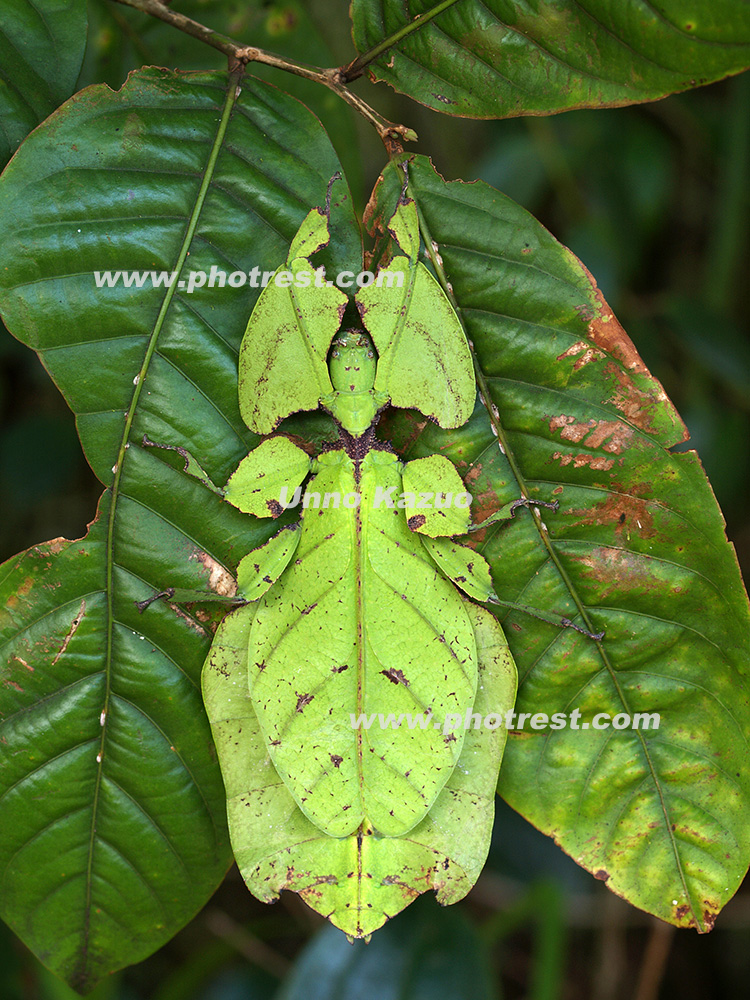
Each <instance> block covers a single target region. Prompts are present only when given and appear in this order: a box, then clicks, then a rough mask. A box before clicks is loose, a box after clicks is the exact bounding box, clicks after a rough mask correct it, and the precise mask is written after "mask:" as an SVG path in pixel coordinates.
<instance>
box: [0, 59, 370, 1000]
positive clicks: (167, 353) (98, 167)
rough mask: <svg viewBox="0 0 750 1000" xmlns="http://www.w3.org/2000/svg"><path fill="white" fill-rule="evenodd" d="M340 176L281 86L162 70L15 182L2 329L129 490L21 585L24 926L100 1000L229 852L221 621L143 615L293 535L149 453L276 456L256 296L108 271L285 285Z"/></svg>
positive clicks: (11, 773) (5, 586)
mask: <svg viewBox="0 0 750 1000" xmlns="http://www.w3.org/2000/svg"><path fill="white" fill-rule="evenodd" d="M338 166H339V165H338V161H337V159H336V157H335V155H334V153H333V151H332V149H331V147H330V144H329V143H328V141H327V138H326V136H325V134H324V132H323V130H322V129H321V127H320V125H319V123H318V122H317V121H316V119H315V118H314V117H313V116H312V115H311V114H310V113H309V112H308V111H307V110H306V109H304V108H303V107H302V106H301V105H299V104H298V103H297V102H296V101H295V100H293V99H292V98H289V97H287V96H286V95H284V94H282V93H280V92H279V91H277V90H276V89H275V88H273V87H270V86H268V85H267V84H262V83H259V82H258V81H253V80H252V79H250V78H246V79H245V80H244V81H243V86H242V90H241V92H239V91H237V90H236V89H235V86H234V83H232V84H231V86H230V87H229V88H228V87H227V77H226V75H224V74H216V75H211V74H182V75H179V74H174V73H170V72H167V71H165V70H146V71H143V72H141V73H138V74H134V75H133V76H131V78H130V80H129V82H128V84H127V85H126V86H125V87H124V88H123V89H122V90H121V91H120V92H118V93H113V92H112V91H110V90H109V88H107V87H104V86H97V87H92V88H89V89H88V90H86V91H84V92H82V93H80V94H78V95H77V96H76V97H75V98H73V99H72V100H71V101H69V102H68V103H67V104H66V105H64V106H63V107H62V108H61V109H60V110H59V111H58V112H57V113H56V114H55V115H53V116H52V118H50V120H49V121H48V122H47V123H46V124H45V125H44V127H43V128H41V129H39V130H38V131H37V132H36V133H35V134H34V135H33V136H31V137H30V138H29V139H28V141H27V142H26V144H25V145H24V147H23V148H22V149H21V150H19V152H18V155H17V156H16V157H15V159H14V161H13V163H12V164H11V165H10V166H9V168H8V170H7V171H6V173H5V175H4V178H3V181H2V183H0V215H1V216H2V218H3V225H4V231H5V239H4V241H3V246H2V248H0V258H1V259H0V274H1V275H2V278H0V283H1V289H2V290H1V292H0V295H1V299H0V308H2V313H3V317H4V319H5V322H6V324H7V326H8V328H9V329H10V330H11V332H13V333H14V334H15V335H16V336H17V337H19V338H20V339H22V340H24V342H26V343H27V344H29V345H30V346H32V347H34V348H35V349H36V350H37V351H38V352H39V354H40V356H41V358H42V360H43V362H44V364H45V366H46V367H47V369H48V370H49V372H50V373H51V374H52V376H53V378H54V379H55V381H56V382H57V384H58V386H59V387H60V389H61V390H62V392H63V394H64V395H65V397H66V399H67V400H68V402H69V404H70V406H71V408H72V409H73V410H74V412H75V413H76V418H77V423H78V428H79V433H80V436H81V440H82V443H83V446H84V449H85V451H86V454H87V457H88V459H89V461H90V463H91V465H92V467H93V468H94V470H95V471H96V473H97V475H98V476H99V478H100V479H101V480H102V482H103V483H105V484H106V485H107V486H108V489H107V491H106V493H105V496H104V498H103V501H102V504H101V509H100V512H99V516H98V520H97V523H96V524H95V525H94V526H93V527H92V529H91V531H90V533H89V535H88V536H87V538H86V539H85V540H83V541H82V542H74V543H73V542H65V541H63V540H58V541H56V542H52V543H48V544H47V545H46V546H41V547H39V548H36V549H32V550H30V551H29V552H27V553H24V554H22V555H21V556H19V557H17V559H14V560H10V561H9V562H8V563H6V564H5V566H4V567H3V568H2V571H1V575H0V589H1V590H2V596H3V600H2V606H3V607H5V611H4V612H3V613H2V618H1V619H0V622H1V628H0V642H2V644H3V645H2V649H3V659H4V661H5V664H6V665H5V669H4V675H3V680H4V686H3V689H2V711H3V715H4V717H5V722H4V724H3V731H2V732H3V739H4V741H5V745H6V746H7V748H9V750H10V752H9V753H7V754H6V755H5V759H4V765H3V777H2V794H3V799H2V821H3V831H2V836H0V853H1V854H2V863H1V864H0V868H1V869H2V871H3V873H4V874H3V876H2V878H3V881H2V907H3V915H4V917H5V919H6V920H8V922H9V923H10V924H11V925H12V926H13V927H14V929H16V930H17V932H18V933H19V934H20V935H21V937H23V938H24V940H25V941H26V942H27V943H28V944H29V946H30V947H31V948H32V949H33V950H34V951H35V952H36V953H37V954H38V955H39V956H40V958H41V959H42V960H43V961H44V962H45V963H46V964H47V965H49V966H50V967H51V968H53V969H54V970H55V971H57V972H58V973H59V974H60V975H64V976H65V977H66V978H67V979H68V980H69V981H70V982H71V983H72V984H73V985H74V986H75V987H76V988H77V989H79V990H81V991H85V990H87V989H89V988H90V987H91V986H92V985H93V984H94V983H95V982H96V980H97V979H98V978H100V977H101V976H102V975H103V974H105V973H106V972H108V971H111V970H112V969H114V968H117V967H120V966H123V965H126V964H128V963H131V962H134V961H137V960H139V959H141V958H143V957H144V956H145V955H147V954H149V953H150V952H152V951H153V950H154V949H156V948H157V947H159V945H160V944H162V943H163V942H164V941H166V940H168V939H169V937H171V935H172V934H173V933H174V932H175V931H176V930H177V929H178V928H179V927H180V926H181V925H182V924H183V923H185V921H186V920H188V919H189V918H190V917H191V916H192V915H193V914H194V913H195V912H196V910H197V909H198V908H199V907H200V906H201V905H202V904H203V902H204V901H205V900H206V898H207V896H208V895H209V893H210V892H211V891H212V889H213V888H214V887H215V885H216V884H217V883H218V882H219V880H220V879H221V877H222V875H223V873H224V871H225V869H226V866H227V864H228V863H229V860H230V854H229V849H228V844H227V840H226V832H225V812H224V810H225V806H224V797H223V789H222V786H221V779H220V777H219V773H218V769H217V767H216V764H215V756H214V751H213V746H212V743H211V738H210V733H209V729H208V725H207V722H206V719H205V715H204V713H203V709H202V705H201V698H200V691H199V687H198V677H199V671H200V666H201V663H202V661H203V659H204V657H205V654H206V651H207V649H208V646H209V643H210V637H211V630H210V619H209V618H208V617H207V616H206V615H204V614H203V612H200V614H198V615H196V616H192V615H189V614H185V613H181V614H177V613H176V612H175V610H174V609H171V608H169V607H166V606H156V605H155V606H153V607H152V608H150V609H149V610H148V611H147V612H146V613H145V614H144V615H143V616H140V615H139V614H138V612H137V611H136V608H135V605H134V601H135V600H137V599H141V598H143V597H145V596H148V595H149V593H150V592H152V591H153V590H154V589H161V588H162V587H163V586H165V585H175V584H176V585H177V586H181V587H191V586H193V587H199V588H201V589H206V588H207V587H209V588H211V589H212V590H214V591H217V592H220V593H221V592H226V591H227V590H230V591H231V588H232V586H233V580H232V579H231V576H230V575H229V573H228V572H227V569H229V570H231V571H234V569H235V568H236V565H237V562H238V561H239V559H240V557H241V556H242V555H244V554H245V552H247V551H248V549H250V548H252V547H253V545H257V544H259V543H260V542H262V541H263V540H264V539H265V538H266V537H268V535H269V534H270V532H271V531H272V530H274V529H273V528H272V527H270V528H269V527H267V526H265V525H260V524H259V522H257V521H255V520H254V519H252V518H249V517H247V516H245V515H242V514H240V513H239V512H238V511H235V510H234V509H233V508H231V507H230V506H229V505H227V504H223V503H222V502H221V500H220V499H219V498H218V497H217V496H215V495H214V494H211V493H209V492H208V491H207V490H205V488H204V487H203V486H201V485H200V484H198V483H196V482H195V481H194V480H192V479H190V478H189V477H187V476H185V475H183V474H182V465H183V462H182V460H181V459H180V458H179V456H178V455H176V454H175V453H173V452H165V451H162V450H157V449H154V448H144V447H142V446H141V442H142V440H143V438H144V435H146V436H147V437H148V438H149V439H150V440H152V441H156V442H158V443H162V444H169V445H172V446H187V447H189V448H190V450H191V451H192V453H193V454H194V455H195V456H198V457H199V459H200V461H201V463H202V464H203V466H204V467H205V468H206V469H207V471H208V473H209V474H210V475H211V476H212V477H214V479H215V480H216V481H217V482H224V481H225V480H226V478H227V475H228V474H229V473H230V472H231V471H232V470H233V469H234V468H235V467H236V465H237V464H238V461H239V459H240V458H241V457H242V456H243V455H244V454H245V453H246V452H247V450H248V448H249V447H250V446H251V445H252V444H254V443H255V442H256V441H257V438H256V437H255V436H254V435H252V434H250V433H249V432H248V431H247V429H246V428H245V427H244V425H243V423H242V420H241V419H240V415H239V412H238V403H237V355H238V349H239V343H240V340H241V337H242V334H243V332H244V328H245V324H246V322H247V316H248V314H249V312H250V309H251V307H252V303H253V301H254V300H255V298H256V297H257V295H258V291H259V289H253V288H249V287H244V288H239V287H238V288H231V287H229V285H228V284H227V285H225V286H224V287H220V285H219V284H218V279H217V284H216V286H215V287H214V288H210V287H209V286H208V283H206V285H205V287H203V288H201V289H198V290H196V291H193V292H192V293H189V292H188V290H187V288H186V287H185V288H181V287H180V286H179V285H177V284H174V285H173V286H172V287H171V288H170V289H164V288H163V287H162V288H159V287H149V285H150V283H148V282H147V283H146V284H145V285H144V287H142V288H140V289H138V288H135V287H133V288H124V287H123V285H122V283H120V284H119V285H116V286H115V287H102V288H97V286H96V282H95V280H94V274H93V272H94V271H95V270H98V269H102V270H103V269H106V268H117V269H118V270H119V269H123V270H126V269H138V270H144V269H149V270H150V269H155V270H160V269H162V268H164V269H166V270H169V271H171V270H176V271H180V269H181V268H182V267H183V264H184V263H185V262H187V265H186V266H185V270H184V271H181V274H184V275H187V266H188V265H189V267H190V268H191V269H204V270H206V271H209V270H210V268H211V267H212V266H215V267H216V268H218V269H219V270H222V271H224V272H226V273H232V272H237V271H245V272H247V271H249V270H251V269H252V268H253V267H254V266H260V267H261V268H264V267H271V268H272V267H274V266H275V265H276V264H277V263H279V262H281V261H283V260H284V259H285V258H286V253H287V250H288V246H289V243H290V241H291V239H292V237H293V236H294V234H295V232H296V230H297V228H298V226H299V223H300V222H301V220H302V218H303V217H304V216H305V214H306V212H307V210H308V208H309V207H310V205H315V204H323V203H324V202H325V197H326V189H327V186H328V183H329V181H330V178H331V176H332V175H333V174H334V172H335V171H336V170H337V169H338ZM332 195H333V197H332V220H331V230H332V234H333V235H332V240H331V243H330V245H329V247H328V248H327V249H326V251H325V254H327V255H328V256H327V258H325V257H324V255H323V254H322V255H321V256H322V257H324V260H323V261H322V262H324V263H327V264H328V265H329V266H331V267H337V268H345V267H346V268H349V269H351V270H355V271H356V270H358V268H359V267H360V266H361V246H360V241H359V236H358V230H357V227H356V224H355V223H354V220H353V217H352V213H351V204H350V201H349V198H348V194H347V191H346V189H345V185H344V184H343V183H342V182H338V184H337V185H336V186H335V187H334V188H333V192H332ZM180 280H183V279H180ZM184 280H187V277H185V279H184ZM172 457H174V458H175V459H176V460H177V461H176V462H175V463H174V465H169V464H167V462H168V461H169V460H170V458H172Z"/></svg>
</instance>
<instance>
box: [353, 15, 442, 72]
mask: <svg viewBox="0 0 750 1000" xmlns="http://www.w3.org/2000/svg"><path fill="white" fill-rule="evenodd" d="M455 3H458V0H442V2H441V3H439V4H436V5H435V6H434V7H433V8H432V10H428V11H425V12H424V13H423V14H417V16H416V17H415V18H414V19H413V20H412V21H409V22H408V23H407V24H405V25H404V26H403V27H402V28H399V29H398V31H394V33H393V34H392V35H389V36H388V37H387V38H384V39H383V41H382V42H378V44H377V45H376V46H374V48H371V49H370V50H369V51H368V52H363V53H362V55H361V56H357V58H356V59H353V60H352V62H350V63H349V65H348V66H344V68H343V69H342V70H341V79H342V81H345V82H346V83H349V82H350V81H351V80H356V79H357V77H359V76H362V74H363V73H364V71H365V68H366V67H367V66H369V64H370V63H371V62H374V60H375V59H377V58H378V56H382V54H383V53H384V52H387V51H388V49H391V48H393V46H394V45H397V44H398V43H399V42H400V41H401V39H402V38H407V37H408V36H409V35H411V34H412V33H413V32H415V31H419V29H420V28H423V27H424V26H425V24H427V23H428V21H431V20H432V19H433V17H437V16H438V14H442V13H443V11H444V10H448V8H449V7H452V6H453V5H454V4H455Z"/></svg>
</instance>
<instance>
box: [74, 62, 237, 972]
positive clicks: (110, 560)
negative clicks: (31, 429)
mask: <svg viewBox="0 0 750 1000" xmlns="http://www.w3.org/2000/svg"><path fill="white" fill-rule="evenodd" d="M240 76H241V72H235V73H232V74H230V76H229V80H228V85H227V93H226V99H225V101H224V107H223V109H222V114H221V118H220V120H219V125H218V128H217V130H216V135H215V136H214V141H213V143H212V146H211V150H210V153H209V156H208V160H207V161H206V167H205V170H204V172H203V177H202V180H201V185H200V188H199V189H198V194H197V197H196V200H195V204H194V206H193V211H192V212H191V214H190V218H189V219H188V224H187V228H186V230H185V234H184V236H183V239H182V243H181V246H180V251H179V254H178V257H177V261H176V263H175V267H174V268H173V270H175V271H177V272H180V271H181V270H182V267H183V266H184V264H185V260H186V259H187V254H188V248H189V247H190V244H191V242H192V239H193V236H194V234H195V230H196V227H197V225H198V219H199V217H200V214H201V211H202V209H203V205H204V203H205V200H206V195H207V194H208V189H209V186H210V184H211V179H212V177H213V175H214V172H215V169H216V162H217V160H218V156H219V152H220V150H221V147H222V144H223V141H224V137H225V135H226V131H227V127H228V125H229V119H230V117H231V113H232V110H233V109H234V106H235V103H236V102H237V100H238V98H239V94H240V89H239V86H238V84H239V79H240ZM176 291H177V282H173V284H172V285H171V286H170V287H169V288H168V289H167V291H166V293H165V295H164V299H163V300H162V304H161V308H160V309H159V313H158V315H157V317H156V320H155V322H154V326H153V329H152V332H151V336H150V338H149V342H148V345H147V347H146V352H145V355H144V358H143V363H142V365H141V368H140V371H139V373H138V378H137V380H136V383H135V388H134V391H133V396H132V399H131V401H130V406H129V408H128V411H127V414H126V418H125V426H124V428H123V432H122V437H121V439H120V446H119V449H118V453H117V461H116V463H115V466H114V479H113V481H112V486H111V488H110V505H109V512H108V515H107V542H106V546H107V547H106V553H105V586H106V619H105V691H104V706H103V717H102V725H101V736H100V742H99V754H98V757H97V763H98V767H97V772H96V781H95V785H94V794H93V801H92V807H91V829H90V831H89V844H88V857H87V866H86V900H85V904H84V924H83V931H82V938H83V944H82V948H81V957H80V962H79V970H78V975H77V977H76V978H77V979H78V980H79V981H81V982H85V981H86V979H87V970H86V963H87V959H88V947H89V934H90V920H91V896H92V872H93V867H94V848H95V844H96V839H97V815H98V806H99V796H100V791H101V782H102V771H103V764H104V751H105V744H106V737H107V728H108V719H109V707H110V698H111V693H112V651H113V632H114V624H115V613H114V598H113V575H114V573H113V571H114V565H115V558H114V536H115V523H116V513H117V502H118V499H119V495H120V480H121V478H122V469H123V464H124V460H125V453H126V450H127V447H128V444H129V439H130V432H131V429H132V426H133V420H134V419H135V414H136V411H137V408H138V402H139V399H140V395H141V392H142V390H143V384H144V382H145V378H146V375H147V373H148V369H149V366H150V363H151V359H152V357H153V354H154V351H155V350H156V345H157V342H158V339H159V336H160V334H161V331H162V328H163V326H164V322H165V319H166V316H167V312H168V311H169V307H170V305H171V303H172V299H173V298H174V295H175V293H176Z"/></svg>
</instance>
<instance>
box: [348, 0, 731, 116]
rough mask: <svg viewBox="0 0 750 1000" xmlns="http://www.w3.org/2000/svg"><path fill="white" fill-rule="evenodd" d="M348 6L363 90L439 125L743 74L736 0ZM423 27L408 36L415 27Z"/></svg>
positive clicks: (417, 1) (392, 1)
mask: <svg viewBox="0 0 750 1000" xmlns="http://www.w3.org/2000/svg"><path fill="white" fill-rule="evenodd" d="M444 6H445V5H444V3H443V2H436V0H406V2H405V3H404V2H401V0H354V2H353V4H352V19H353V23H354V43H355V45H356V47H357V50H358V51H359V52H360V53H365V52H368V51H369V50H371V49H374V48H375V47H376V46H378V45H379V44H380V43H381V42H382V41H383V40H384V39H386V38H389V37H390V36H392V35H394V34H396V33H398V32H401V31H403V30H404V29H405V30H406V35H405V37H402V38H401V39H400V40H399V41H398V42H397V43H396V44H395V45H393V46H392V47H390V48H388V49H387V50H386V51H385V52H383V53H382V55H380V56H379V57H378V58H377V59H376V60H375V61H374V62H373V63H371V64H370V66H369V72H370V74H371V76H372V78H373V79H375V80H385V81H387V82H388V83H389V84H391V86H393V87H394V88H395V89H396V90H399V91H401V92H402V93H406V94H408V95H409V96H410V97H412V98H413V99H415V100H418V101H420V102H421V103H423V104H425V105H427V106H428V107H430V108H433V109H434V110H436V111H442V112H443V113H445V114H453V115H464V116H467V117H475V118H507V117H512V116H514V115H523V114H551V113H553V112H555V111H564V110H566V109H569V108H582V107H603V106H610V105H620V104H632V103H634V102H639V101H651V100H656V99H658V98H660V97H665V96H666V95H667V94H671V93H674V92H676V91H680V90H686V89H688V88H689V87H695V86H699V85H702V84H705V83H710V82H712V81H713V80H719V79H721V78H722V77H724V76H728V75H730V74H732V73H738V72H740V71H741V70H743V69H746V68H747V67H748V66H749V65H750V9H748V5H747V4H746V3H737V2H736V0H720V2H716V0H692V2H691V3H690V4H689V5H686V4H685V3H684V0H658V2H654V3H647V2H644V0H618V2H616V3H611V2H609V0H585V2H581V0H540V2H536V3H533V4H531V3H519V2H514V0H458V2H456V3H454V4H449V5H447V9H444V10H442V12H440V13H437V16H434V18H433V15H434V14H435V13H436V12H437V11H438V10H439V9H440V8H442V7H444ZM419 16H421V17H422V18H423V19H424V23H422V24H421V25H414V28H415V29H416V30H411V29H409V27H408V26H409V25H410V24H412V23H413V22H414V20H415V18H417V17H419Z"/></svg>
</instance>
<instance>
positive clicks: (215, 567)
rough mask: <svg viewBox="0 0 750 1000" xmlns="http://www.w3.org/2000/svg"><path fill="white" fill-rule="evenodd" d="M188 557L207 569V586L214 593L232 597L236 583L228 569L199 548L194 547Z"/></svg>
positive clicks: (235, 591) (235, 589) (235, 590)
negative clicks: (193, 550)
mask: <svg viewBox="0 0 750 1000" xmlns="http://www.w3.org/2000/svg"><path fill="white" fill-rule="evenodd" d="M190 558H191V559H195V560H196V561H197V562H199V563H200V564H201V566H203V568H204V569H206V570H207V571H208V581H207V582H208V586H209V588H210V589H211V590H213V592H214V593H215V594H220V595H221V596H222V597H234V595H235V594H236V593H237V583H236V581H235V579H234V577H233V576H232V574H231V573H230V572H229V570H227V569H225V568H224V567H223V566H222V565H221V563H220V562H217V561H216V559H214V557H213V556H210V555H209V554H208V552H203V551H202V550H201V549H196V550H195V552H193V554H192V555H191V556H190Z"/></svg>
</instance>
